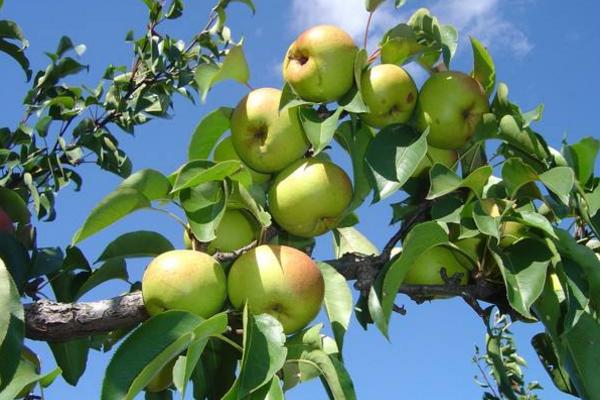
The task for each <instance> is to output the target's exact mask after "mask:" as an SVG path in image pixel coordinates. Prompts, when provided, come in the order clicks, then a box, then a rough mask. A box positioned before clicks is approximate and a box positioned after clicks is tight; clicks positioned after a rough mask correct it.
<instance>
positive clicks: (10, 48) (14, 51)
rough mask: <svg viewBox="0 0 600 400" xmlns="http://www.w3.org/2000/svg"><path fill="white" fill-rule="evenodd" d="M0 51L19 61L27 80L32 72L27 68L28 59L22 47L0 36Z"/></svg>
mask: <svg viewBox="0 0 600 400" xmlns="http://www.w3.org/2000/svg"><path fill="white" fill-rule="evenodd" d="M0 51H1V52H3V53H5V54H7V55H8V56H10V57H12V59H14V60H15V61H16V62H17V63H19V65H20V66H21V69H22V70H23V72H25V76H26V77H27V80H30V79H31V74H32V72H31V69H30V68H29V60H28V59H27V57H26V56H25V53H23V49H22V48H20V47H19V46H17V45H14V44H13V43H10V42H8V41H6V40H4V39H2V38H0Z"/></svg>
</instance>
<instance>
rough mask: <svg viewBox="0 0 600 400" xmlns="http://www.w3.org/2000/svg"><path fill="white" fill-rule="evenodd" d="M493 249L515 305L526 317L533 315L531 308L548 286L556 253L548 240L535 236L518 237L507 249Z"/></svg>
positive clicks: (507, 289)
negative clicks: (552, 260)
mask: <svg viewBox="0 0 600 400" xmlns="http://www.w3.org/2000/svg"><path fill="white" fill-rule="evenodd" d="M492 250H493V251H492V255H493V257H494V260H495V261H496V263H497V264H498V267H499V268H500V272H501V273H502V277H503V279H504V284H505V286H506V297H507V299H508V302H509V303H510V305H511V307H512V308H514V309H515V310H516V311H517V312H519V313H520V314H521V315H523V316H524V317H526V318H533V316H532V315H531V312H530V308H531V306H532V304H533V303H534V302H535V301H536V300H537V298H538V297H539V296H540V295H541V293H542V291H543V289H544V282H545V280H546V271H547V269H548V265H549V264H550V260H551V259H552V253H551V252H550V250H549V249H548V247H547V246H546V245H545V244H544V242H542V241H540V240H536V239H531V238H523V239H521V240H518V241H517V242H515V243H514V244H512V245H510V246H508V247H506V248H505V249H503V250H500V249H499V248H497V247H494V246H493V247H492Z"/></svg>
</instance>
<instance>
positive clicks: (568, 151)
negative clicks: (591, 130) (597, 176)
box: [564, 137, 600, 185]
mask: <svg viewBox="0 0 600 400" xmlns="http://www.w3.org/2000/svg"><path fill="white" fill-rule="evenodd" d="M598 150H600V140H598V139H596V138H593V137H586V138H583V139H581V141H580V142H578V143H575V144H572V145H569V146H565V149H564V152H565V156H566V158H567V160H568V161H569V165H571V166H572V167H573V168H574V169H575V174H576V176H577V180H578V181H579V182H580V183H581V184H583V185H585V184H586V183H587V181H588V180H589V179H590V177H591V176H592V174H593V173H594V167H595V165H596V157H597V155H598Z"/></svg>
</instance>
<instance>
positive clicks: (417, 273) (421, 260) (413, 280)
mask: <svg viewBox="0 0 600 400" xmlns="http://www.w3.org/2000/svg"><path fill="white" fill-rule="evenodd" d="M442 268H445V269H446V275H447V276H448V278H452V277H453V276H454V275H455V274H458V273H460V274H462V275H461V278H460V281H459V283H460V284H461V285H466V284H467V282H468V281H469V269H467V268H465V264H464V261H463V260H462V259H461V256H460V255H459V254H458V253H457V252H455V251H453V250H451V249H450V248H448V247H445V246H434V247H431V248H430V249H428V250H426V251H425V252H424V253H423V254H422V255H421V256H419V257H418V258H417V260H416V261H415V262H414V264H413V265H412V266H411V267H410V269H409V270H408V272H407V273H406V276H405V277H404V281H403V283H405V284H407V285H444V284H446V282H444V279H443V278H442V275H441V270H442Z"/></svg>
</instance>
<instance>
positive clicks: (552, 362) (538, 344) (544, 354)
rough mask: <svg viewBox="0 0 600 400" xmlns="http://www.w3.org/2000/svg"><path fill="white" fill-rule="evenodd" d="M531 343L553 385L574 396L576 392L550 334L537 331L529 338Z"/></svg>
mask: <svg viewBox="0 0 600 400" xmlns="http://www.w3.org/2000/svg"><path fill="white" fill-rule="evenodd" d="M531 345H532V346H533V348H534V349H535V352H536V353H537V355H538V358H539V359H540V362H541V363H542V365H543V366H544V369H545V370H546V372H547V373H548V375H549V376H550V378H551V379H552V382H553V383H554V385H555V386H556V387H557V388H558V389H559V390H560V391H562V392H565V393H568V394H572V395H574V396H576V395H577V393H576V392H575V391H574V390H573V388H572V387H571V380H570V379H569V375H568V373H567V371H565V369H564V367H563V366H562V365H561V363H560V361H559V360H558V356H557V355H556V352H555V350H554V347H553V344H552V340H551V339H550V336H549V335H548V334H546V333H543V332H542V333H538V334H537V335H535V336H534V337H533V338H531Z"/></svg>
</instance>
